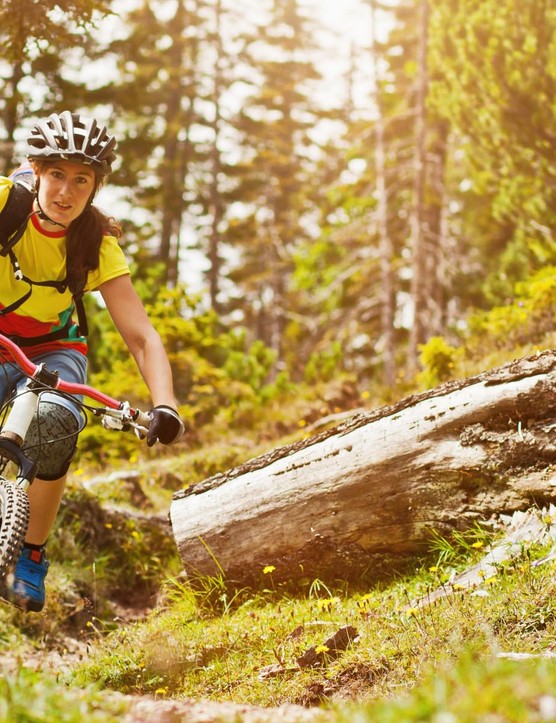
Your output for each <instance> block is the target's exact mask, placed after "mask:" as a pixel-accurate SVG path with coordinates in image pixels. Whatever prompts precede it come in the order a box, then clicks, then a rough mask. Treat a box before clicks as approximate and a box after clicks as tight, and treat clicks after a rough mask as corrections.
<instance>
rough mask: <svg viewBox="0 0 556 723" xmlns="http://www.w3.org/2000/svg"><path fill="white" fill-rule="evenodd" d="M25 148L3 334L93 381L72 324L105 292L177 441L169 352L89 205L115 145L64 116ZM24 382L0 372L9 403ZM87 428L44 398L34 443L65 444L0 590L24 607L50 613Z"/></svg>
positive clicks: (2, 271) (0, 188) (42, 471)
mask: <svg viewBox="0 0 556 723" xmlns="http://www.w3.org/2000/svg"><path fill="white" fill-rule="evenodd" d="M27 142H28V147H29V151H28V155H27V157H28V159H29V162H30V164H31V167H32V170H33V172H34V176H35V186H34V195H35V197H34V202H33V209H32V213H31V215H30V217H29V218H28V220H27V221H26V225H25V229H24V231H23V234H22V236H21V238H20V239H19V241H18V242H17V244H16V245H15V246H14V247H13V250H12V258H10V257H9V256H0V332H2V333H3V334H5V335H6V336H10V337H11V338H12V339H14V340H15V341H16V343H17V344H19V345H20V346H21V347H22V348H24V351H25V353H26V354H27V356H29V357H30V358H31V359H32V360H33V361H34V362H35V363H40V362H45V363H46V364H47V366H48V367H49V368H50V369H56V370H58V372H59V374H60V376H61V377H62V378H63V379H65V380H66V381H70V382H76V383H85V380H86V370H87V358H86V354H87V342H86V339H85V337H83V336H82V335H81V333H80V330H79V327H78V324H76V323H75V321H74V319H73V316H74V312H75V301H74V297H73V295H72V290H73V291H75V290H76V288H79V287H81V288H84V290H85V291H94V290H97V291H100V293H101V295H102V298H103V299H104V302H105V304H106V307H107V308H108V311H109V313H110V315H111V317H112V319H113V321H114V324H115V326H116V328H117V329H118V331H119V333H120V334H121V336H122V338H123V340H124V342H125V343H126V345H127V347H128V349H129V351H130V352H131V354H132V355H133V357H134V359H135V361H136V363H137V366H138V368H139V371H140V372H141V375H142V376H143V379H144V380H145V383H146V385H147V387H148V389H149V392H150V395H151V400H152V404H153V408H152V409H151V411H150V416H151V425H150V428H149V434H148V437H147V443H148V444H149V446H152V445H153V444H155V442H157V441H158V442H161V443H162V444H174V443H175V442H177V441H178V439H179V438H180V437H181V435H182V433H183V424H182V422H181V420H180V418H179V415H178V412H177V404H176V400H175V397H174V393H173V383H172V373H171V370H170V364H169V362H168V358H167V356H166V352H165V350H164V347H163V345H162V342H161V339H160V337H159V335H158V334H157V332H156V331H155V330H154V328H153V326H152V325H151V323H150V321H149V319H148V317H147V314H146V312H145V309H144V307H143V305H142V303H141V301H140V299H139V297H138V295H137V293H136V292H135V290H134V288H133V285H132V283H131V279H130V272H129V268H128V265H127V263H126V260H125V257H124V254H123V252H122V250H121V248H120V247H119V245H118V242H117V237H118V236H119V235H120V232H119V228H118V226H117V225H116V224H115V222H114V221H113V220H112V219H109V218H108V217H106V216H105V215H104V214H103V213H102V212H101V211H100V210H99V209H98V208H96V207H95V206H94V205H93V204H92V202H93V199H94V197H95V194H96V192H97V191H98V189H99V187H100V186H101V185H102V183H103V182H104V181H105V180H106V178H107V176H108V175H109V173H110V172H111V170H112V163H113V162H114V160H115V154H114V149H115V146H116V141H115V139H114V137H113V136H111V135H109V134H108V133H107V132H106V129H105V128H99V127H98V125H97V123H96V121H94V120H91V119H86V118H83V117H81V116H80V115H78V114H74V113H70V112H69V111H63V112H62V113H60V114H52V115H50V116H49V117H48V118H46V119H44V120H40V121H39V122H38V123H37V124H36V125H35V127H34V128H33V129H32V131H31V133H30V135H29V137H28V139H27ZM11 186H12V181H11V180H9V179H7V178H0V211H1V209H2V208H3V207H4V205H5V204H6V201H7V198H8V194H9V191H10V188H11ZM17 269H18V270H19V273H15V270H17ZM31 280H32V281H31ZM53 281H54V282H57V283H56V284H52V282H53ZM49 282H50V283H49ZM29 291H30V292H31V293H28V292H29ZM24 381H25V380H24V379H22V375H21V372H20V371H19V370H18V369H16V368H15V367H14V366H13V365H11V364H9V362H7V363H4V364H3V365H0V402H1V401H5V400H6V399H7V398H8V397H9V395H10V394H12V393H13V391H14V390H15V389H16V388H17V386H18V385H20V386H21V385H22V384H23V383H24ZM81 425H82V416H81V412H80V410H79V408H78V407H77V406H75V405H74V404H72V403H71V401H70V400H65V399H62V398H61V397H59V396H57V395H51V396H50V397H49V396H47V395H43V396H41V401H40V404H39V411H38V419H37V420H35V423H34V430H35V431H34V434H35V436H36V438H37V439H38V438H39V437H42V438H43V439H44V437H45V436H48V438H49V439H52V438H53V437H55V438H59V439H58V441H56V442H55V443H53V444H49V445H43V446H42V448H41V453H40V456H39V459H38V463H39V467H38V474H37V478H36V479H35V481H34V482H33V484H32V485H31V487H30V488H29V498H30V508H31V516H30V524H29V530H28V533H27V537H26V540H25V545H24V548H23V551H22V554H21V556H20V558H19V561H18V563H17V565H16V567H15V570H14V576H13V577H14V580H13V584H12V585H10V587H9V589H7V590H4V591H3V593H2V596H3V597H5V598H6V599H8V600H10V601H11V602H12V603H14V604H16V605H18V606H19V607H22V608H24V609H26V610H32V611H39V610H42V608H43V606H44V601H45V584H44V580H45V577H46V574H47V572H48V565H49V563H48V561H47V559H46V556H45V543H46V540H47V537H48V534H49V532H50V529H51V527H52V524H53V523H54V520H55V518H56V514H57V512H58V508H59V505H60V501H61V498H62V493H63V490H64V485H65V481H66V477H67V472H68V468H69V465H70V463H71V460H72V459H73V456H74V454H75V448H76V440H77V432H78V430H79V429H80V428H81ZM26 445H27V447H28V455H29V456H30V457H32V456H33V453H32V450H33V449H36V448H37V445H36V444H34V443H33V440H31V441H29V439H28V440H27V442H26Z"/></svg>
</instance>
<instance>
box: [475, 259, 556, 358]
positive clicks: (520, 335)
mask: <svg viewBox="0 0 556 723" xmlns="http://www.w3.org/2000/svg"><path fill="white" fill-rule="evenodd" d="M555 314H556V267H554V266H548V267H546V268H544V269H542V270H541V271H539V272H537V273H535V274H533V275H532V276H531V277H530V278H528V279H526V280H524V281H522V282H519V283H517V284H516V285H515V289H514V299H513V301H512V302H511V303H510V304H507V305H505V306H497V307H494V308H492V309H490V310H489V311H478V312H475V313H474V314H472V315H470V317H469V319H468V336H467V346H468V348H470V349H471V350H473V351H474V352H475V353H476V354H477V353H479V352H480V353H484V351H485V349H488V348H495V349H508V350H511V349H513V350H515V349H516V348H518V347H524V346H526V345H528V344H530V345H534V344H539V343H542V340H543V337H544V336H545V335H546V334H547V333H549V332H551V331H552V330H553V328H554V318H555Z"/></svg>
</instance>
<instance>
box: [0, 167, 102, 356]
mask: <svg viewBox="0 0 556 723" xmlns="http://www.w3.org/2000/svg"><path fill="white" fill-rule="evenodd" d="M34 198H35V193H34V191H33V188H32V186H30V185H29V184H28V183H26V182H25V181H23V180H16V181H14V183H13V185H12V187H11V188H10V191H9V194H8V198H7V200H6V203H5V204H4V208H3V209H2V211H1V212H0V256H9V257H10V262H11V264H12V268H13V270H14V275H15V278H16V279H18V280H19V281H25V282H26V283H27V284H28V285H29V289H28V290H27V291H26V292H25V293H24V294H23V296H21V297H20V298H19V299H16V301H14V302H12V303H11V304H10V305H9V306H6V307H4V308H3V309H0V316H5V315H6V314H9V313H10V312H11V311H15V310H16V309H18V308H19V307H20V306H21V305H22V304H23V303H24V302H25V301H27V299H28V298H29V297H30V296H31V294H32V292H33V286H51V287H54V288H55V289H57V290H58V291H59V292H60V293H61V294H63V293H64V291H65V290H66V289H67V288H68V286H69V288H70V291H71V292H72V295H73V303H74V306H75V311H76V313H77V320H78V326H79V333H80V334H82V335H83V336H87V334H88V333H89V328H88V323H87V316H86V314H85V305H84V304H83V293H84V288H85V283H86V279H78V280H75V281H74V280H68V279H64V280H63V281H33V280H32V279H30V278H28V277H27V276H25V275H24V274H23V272H22V271H21V268H20V266H19V262H18V260H17V257H16V255H15V253H14V251H13V247H14V246H15V245H16V243H17V242H18V241H19V239H20V238H21V237H22V236H23V234H24V233H25V229H26V228H27V223H28V221H29V219H30V217H31V215H32V213H33V200H34ZM71 326H72V324H71V323H70V321H69V320H68V323H66V324H65V325H64V327H63V328H62V329H58V331H55V332H51V333H50V334H43V335H41V336H35V337H28V338H25V337H17V341H16V343H17V344H18V346H31V345H34V344H41V343H43V342H47V341H55V340H56V339H63V338H65V337H66V336H67V335H68V332H69V329H70V328H71ZM14 338H15V337H14Z"/></svg>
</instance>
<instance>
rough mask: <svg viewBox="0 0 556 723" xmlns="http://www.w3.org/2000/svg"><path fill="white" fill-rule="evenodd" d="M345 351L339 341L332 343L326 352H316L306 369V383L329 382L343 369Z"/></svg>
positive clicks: (310, 358)
mask: <svg viewBox="0 0 556 723" xmlns="http://www.w3.org/2000/svg"><path fill="white" fill-rule="evenodd" d="M342 359H343V349H342V345H341V344H340V342H339V341H335V342H332V343H331V344H330V345H329V346H328V347H327V348H326V349H325V350H324V351H315V352H313V353H312V354H311V356H310V357H309V361H308V362H307V365H306V367H305V381H306V382H307V383H308V384H314V383H316V382H329V381H332V379H334V376H335V375H336V374H338V372H339V370H340V369H341V363H342Z"/></svg>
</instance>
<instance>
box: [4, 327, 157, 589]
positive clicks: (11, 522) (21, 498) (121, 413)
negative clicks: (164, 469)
mask: <svg viewBox="0 0 556 723" xmlns="http://www.w3.org/2000/svg"><path fill="white" fill-rule="evenodd" d="M0 362H1V363H3V364H7V363H9V364H16V365H17V366H19V368H20V369H21V370H22V371H23V372H24V374H25V375H26V376H27V382H26V383H25V387H24V388H23V390H21V391H19V392H18V393H17V394H16V395H15V396H14V397H12V398H11V399H10V400H8V401H7V402H6V403H5V404H4V405H3V406H2V407H0V419H1V418H2V417H4V421H3V422H0V582H2V581H3V580H4V579H5V578H6V576H7V575H8V573H9V572H10V570H11V568H12V567H13V565H14V564H15V562H16V561H17V558H18V557H19V554H20V552H21V549H22V547H23V542H24V540H25V535H26V533H27V528H28V525H29V498H28V495H27V490H28V489H29V487H30V486H31V484H32V482H33V480H34V478H35V476H36V472H37V467H38V464H37V462H36V461H35V462H34V461H32V460H31V459H29V457H28V456H27V455H26V454H25V452H24V451H23V449H22V448H23V446H24V444H25V439H26V436H27V433H28V431H29V428H30V426H31V423H32V421H33V417H34V415H35V412H36V411H37V408H38V405H39V403H40V397H41V394H43V393H45V392H54V393H56V394H59V395H62V396H64V395H71V397H72V402H73V403H74V404H76V405H78V406H79V407H81V408H82V409H83V410H88V411H89V412H91V413H92V414H93V415H94V416H96V417H100V418H101V423H102V425H103V427H104V428H105V429H113V430H123V431H128V430H133V431H134V432H135V433H136V435H137V436H138V437H139V438H143V437H145V436H146V434H147V432H148V427H149V423H150V417H149V415H148V414H147V413H146V412H143V411H141V410H140V409H135V408H132V407H131V406H130V404H129V403H128V402H122V401H120V400H118V399H114V398H112V397H110V396H108V395H107V394H104V392H101V391H100V390H98V389H95V388H94V387H90V386H88V385H86V384H75V383H70V382H65V381H64V380H63V379H61V378H60V377H59V376H58V372H57V371H55V370H50V369H48V368H47V366H46V364H44V363H41V364H38V365H36V364H34V363H33V362H32V361H31V360H30V359H29V358H28V357H27V356H26V354H25V353H24V352H23V351H22V350H21V349H20V348H19V347H18V346H17V345H16V344H15V343H14V342H13V341H12V340H11V339H9V338H8V337H6V336H4V335H3V334H0ZM74 395H80V396H82V397H87V398H89V399H92V400H93V401H95V402H97V403H98V404H101V405H103V406H93V405H91V404H87V403H85V401H82V400H79V399H77V398H75V396H74ZM85 425H86V420H85V418H84V422H83V425H82V426H81V427H80V429H78V431H77V432H75V434H79V433H80V432H81V431H82V430H83V428H84V427H85ZM44 443H48V440H44ZM39 454H40V449H39ZM10 462H11V463H13V465H15V467H16V469H17V472H16V474H15V479H8V478H7V477H5V476H4V473H5V470H6V468H7V467H8V466H9V463H10Z"/></svg>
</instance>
